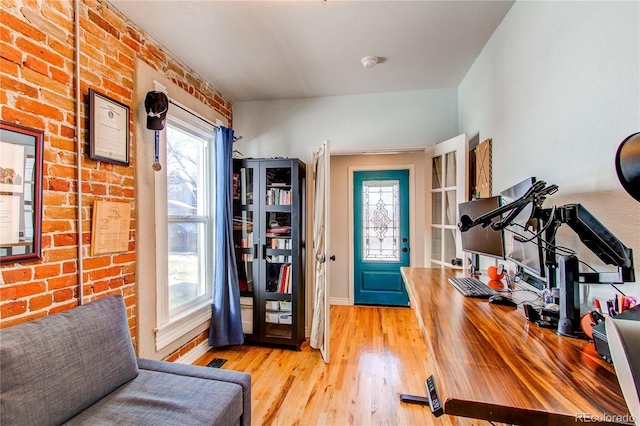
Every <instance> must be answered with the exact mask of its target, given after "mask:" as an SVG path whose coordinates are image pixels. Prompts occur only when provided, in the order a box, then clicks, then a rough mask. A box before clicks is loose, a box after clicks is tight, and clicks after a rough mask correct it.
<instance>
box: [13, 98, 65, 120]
mask: <svg viewBox="0 0 640 426" xmlns="http://www.w3.org/2000/svg"><path fill="white" fill-rule="evenodd" d="M16 108H19V109H21V110H23V111H27V112H32V113H34V114H37V115H39V116H42V117H47V118H52V119H54V120H57V121H61V120H62V119H63V118H64V116H63V115H62V112H61V111H60V110H59V109H58V108H54V107H52V106H50V105H47V104H43V103H41V102H38V101H35V100H33V99H30V98H25V97H19V98H18V99H17V100H16Z"/></svg>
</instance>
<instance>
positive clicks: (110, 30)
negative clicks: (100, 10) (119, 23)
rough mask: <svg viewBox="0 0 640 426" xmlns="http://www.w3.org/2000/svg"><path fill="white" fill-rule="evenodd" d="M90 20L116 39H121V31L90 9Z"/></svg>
mask: <svg viewBox="0 0 640 426" xmlns="http://www.w3.org/2000/svg"><path fill="white" fill-rule="evenodd" d="M89 19H90V20H91V21H92V22H94V23H95V24H96V25H98V26H99V27H100V28H102V29H103V30H105V31H106V32H108V33H109V34H111V35H112V36H114V37H115V38H120V31H118V30H117V29H116V28H115V27H114V26H113V25H111V24H110V23H108V22H107V21H106V20H105V19H103V18H102V17H101V16H100V15H98V14H97V13H96V12H94V11H93V10H91V9H89Z"/></svg>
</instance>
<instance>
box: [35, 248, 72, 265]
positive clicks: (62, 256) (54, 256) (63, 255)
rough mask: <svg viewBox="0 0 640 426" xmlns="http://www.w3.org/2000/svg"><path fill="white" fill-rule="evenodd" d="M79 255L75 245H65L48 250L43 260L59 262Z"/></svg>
mask: <svg viewBox="0 0 640 426" xmlns="http://www.w3.org/2000/svg"><path fill="white" fill-rule="evenodd" d="M77 255H78V250H77V249H76V248H75V247H65V248H56V249H50V250H47V251H46V252H45V253H44V256H43V258H44V259H43V260H44V261H45V262H57V261H60V260H72V259H75V258H76V257H77Z"/></svg>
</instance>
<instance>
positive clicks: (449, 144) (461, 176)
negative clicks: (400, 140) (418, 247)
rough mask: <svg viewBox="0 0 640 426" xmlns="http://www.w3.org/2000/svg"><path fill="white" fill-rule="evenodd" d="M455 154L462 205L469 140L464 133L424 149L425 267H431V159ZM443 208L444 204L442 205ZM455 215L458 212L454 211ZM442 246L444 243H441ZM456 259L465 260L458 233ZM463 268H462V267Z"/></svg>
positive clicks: (466, 184) (467, 172) (466, 190)
mask: <svg viewBox="0 0 640 426" xmlns="http://www.w3.org/2000/svg"><path fill="white" fill-rule="evenodd" d="M453 151H455V152H456V163H457V164H456V182H457V185H456V186H457V189H456V191H457V193H456V196H457V203H458V204H459V203H463V202H465V201H467V194H468V193H469V138H468V137H467V134H466V133H462V134H461V135H458V136H456V137H453V138H451V139H448V140H446V141H444V142H440V143H437V144H435V145H431V146H429V147H427V148H426V149H425V154H426V155H425V157H426V158H425V161H426V162H427V164H426V166H427V167H426V170H427V173H426V176H427V179H426V180H427V182H426V187H425V197H427V200H428V205H429V208H427V209H426V211H425V215H424V216H425V224H424V226H425V231H426V234H427V240H426V241H425V248H426V250H425V267H427V268H430V267H431V259H432V253H431V238H432V236H431V232H432V231H431V225H432V217H431V214H432V213H431V212H432V202H431V187H432V179H433V171H432V168H433V164H432V161H433V160H432V158H433V157H438V156H440V155H444V154H446V153H448V152H453ZM443 208H444V204H443ZM456 214H458V211H457V209H456ZM443 244H444V242H443ZM456 257H458V258H460V259H463V261H464V259H465V256H464V253H463V251H462V236H461V233H460V231H457V232H456ZM445 266H447V267H453V268H456V267H455V266H453V265H451V264H450V263H447V264H446V265H445ZM462 268H463V269H464V268H465V267H464V266H463V267H462Z"/></svg>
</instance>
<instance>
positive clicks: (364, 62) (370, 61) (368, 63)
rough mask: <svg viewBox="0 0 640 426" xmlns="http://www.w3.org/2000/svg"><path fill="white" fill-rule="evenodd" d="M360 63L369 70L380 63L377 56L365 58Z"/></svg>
mask: <svg viewBox="0 0 640 426" xmlns="http://www.w3.org/2000/svg"><path fill="white" fill-rule="evenodd" d="M360 62H362V66H363V67H365V68H366V69H369V68H371V67H373V66H374V65H375V64H377V63H378V58H376V57H375V56H365V57H364V58H362V59H361V60H360Z"/></svg>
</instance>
